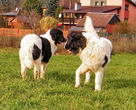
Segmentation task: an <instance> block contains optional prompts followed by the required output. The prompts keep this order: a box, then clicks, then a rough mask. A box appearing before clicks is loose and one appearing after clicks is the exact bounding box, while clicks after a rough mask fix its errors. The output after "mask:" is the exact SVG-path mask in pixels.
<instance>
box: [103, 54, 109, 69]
mask: <svg viewBox="0 0 136 110" xmlns="http://www.w3.org/2000/svg"><path fill="white" fill-rule="evenodd" d="M104 61H105V62H104V63H103V64H102V67H104V66H105V65H106V64H107V63H108V57H107V56H105V57H104Z"/></svg>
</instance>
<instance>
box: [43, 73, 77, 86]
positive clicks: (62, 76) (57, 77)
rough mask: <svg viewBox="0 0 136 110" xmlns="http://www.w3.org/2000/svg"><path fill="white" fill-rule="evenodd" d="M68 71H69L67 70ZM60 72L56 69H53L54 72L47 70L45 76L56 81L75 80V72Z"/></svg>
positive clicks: (70, 81) (69, 81)
mask: <svg viewBox="0 0 136 110" xmlns="http://www.w3.org/2000/svg"><path fill="white" fill-rule="evenodd" d="M68 73H69V72H68ZM68 73H67V74H62V73H61V72H58V71H54V72H49V73H47V74H46V75H47V76H45V77H47V78H48V79H54V80H56V81H60V82H63V83H64V82H67V83H73V81H74V80H75V74H74V73H72V74H68Z"/></svg>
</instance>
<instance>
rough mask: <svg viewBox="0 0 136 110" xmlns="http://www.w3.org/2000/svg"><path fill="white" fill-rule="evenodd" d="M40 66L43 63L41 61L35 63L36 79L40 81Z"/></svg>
mask: <svg viewBox="0 0 136 110" xmlns="http://www.w3.org/2000/svg"><path fill="white" fill-rule="evenodd" d="M40 66H41V62H39V61H35V62H34V79H39V77H40Z"/></svg>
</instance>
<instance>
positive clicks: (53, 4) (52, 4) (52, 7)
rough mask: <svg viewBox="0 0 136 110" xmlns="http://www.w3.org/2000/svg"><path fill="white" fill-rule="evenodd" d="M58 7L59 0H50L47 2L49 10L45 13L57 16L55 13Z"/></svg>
mask: <svg viewBox="0 0 136 110" xmlns="http://www.w3.org/2000/svg"><path fill="white" fill-rule="evenodd" d="M58 7H59V0H49V2H48V3H47V11H46V13H45V14H46V15H47V16H52V17H55V13H56V10H57V8H58Z"/></svg>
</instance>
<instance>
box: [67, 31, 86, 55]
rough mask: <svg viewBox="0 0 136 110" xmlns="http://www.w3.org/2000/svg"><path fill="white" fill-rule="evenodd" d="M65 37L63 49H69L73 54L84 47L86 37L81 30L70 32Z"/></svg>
mask: <svg viewBox="0 0 136 110" xmlns="http://www.w3.org/2000/svg"><path fill="white" fill-rule="evenodd" d="M67 38H68V40H67V42H66V45H65V49H67V50H70V51H71V52H73V53H74V54H77V53H79V49H84V48H85V47H86V38H85V37H84V36H83V35H82V33H81V32H71V33H70V34H69V35H68V37H67Z"/></svg>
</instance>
